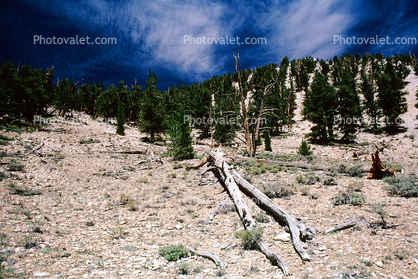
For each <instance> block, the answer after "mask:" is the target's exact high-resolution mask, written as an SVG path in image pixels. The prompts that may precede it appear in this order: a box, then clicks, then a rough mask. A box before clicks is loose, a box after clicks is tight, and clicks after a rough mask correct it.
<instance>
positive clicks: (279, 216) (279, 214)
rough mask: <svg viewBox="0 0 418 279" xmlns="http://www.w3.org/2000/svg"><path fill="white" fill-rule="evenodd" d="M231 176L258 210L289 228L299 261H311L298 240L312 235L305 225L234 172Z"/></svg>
mask: <svg viewBox="0 0 418 279" xmlns="http://www.w3.org/2000/svg"><path fill="white" fill-rule="evenodd" d="M232 176H233V178H234V179H235V181H236V182H237V184H238V186H239V188H240V190H241V191H242V192H243V193H244V194H245V195H246V196H248V197H249V198H250V199H252V200H253V201H254V202H255V204H256V205H257V206H258V207H259V208H260V209H262V210H264V211H265V212H267V213H268V214H270V215H271V216H272V217H273V218H274V219H275V220H276V221H277V222H278V223H279V224H281V225H283V226H287V227H288V228H289V230H290V234H291V235H292V241H293V247H294V248H295V250H296V252H297V253H298V254H299V256H300V257H301V259H302V260H303V261H309V260H311V257H310V256H309V255H308V253H307V252H306V251H305V250H304V249H303V247H302V245H301V243H300V240H303V241H305V240H306V239H307V238H312V234H310V233H309V232H308V230H307V229H306V227H305V225H304V224H303V223H301V222H299V221H297V220H296V219H295V218H294V217H292V216H290V215H289V214H288V213H287V212H286V211H284V210H283V209H282V208H281V207H280V206H279V205H277V204H276V203H274V202H273V201H272V200H271V199H270V198H269V197H267V196H266V195H265V194H263V193H262V192H261V191H260V190H258V189H257V188H256V187H254V186H253V185H251V184H250V183H249V182H248V181H246V180H245V179H243V178H242V177H241V176H240V175H239V174H238V173H237V172H236V171H234V170H233V171H232Z"/></svg>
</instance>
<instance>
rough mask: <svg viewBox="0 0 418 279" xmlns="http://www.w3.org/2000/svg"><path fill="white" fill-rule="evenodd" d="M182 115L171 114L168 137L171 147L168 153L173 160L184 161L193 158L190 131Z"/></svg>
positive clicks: (179, 113)
mask: <svg viewBox="0 0 418 279" xmlns="http://www.w3.org/2000/svg"><path fill="white" fill-rule="evenodd" d="M184 115H185V114H184V113H181V112H178V113H176V114H172V115H171V117H170V123H169V136H170V140H171V146H170V148H169V152H170V153H171V154H172V156H173V159H174V160H186V159H192V158H194V155H195V154H194V151H193V146H192V143H193V141H192V137H191V129H190V127H189V122H188V121H185V120H184V119H185V118H184Z"/></svg>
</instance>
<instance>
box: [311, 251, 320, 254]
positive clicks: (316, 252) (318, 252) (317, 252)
mask: <svg viewBox="0 0 418 279" xmlns="http://www.w3.org/2000/svg"><path fill="white" fill-rule="evenodd" d="M312 253H314V254H315V255H318V254H321V251H319V250H312Z"/></svg>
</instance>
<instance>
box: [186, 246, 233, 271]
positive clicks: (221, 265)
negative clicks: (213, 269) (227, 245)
mask: <svg viewBox="0 0 418 279" xmlns="http://www.w3.org/2000/svg"><path fill="white" fill-rule="evenodd" d="M188 249H189V250H190V252H191V253H192V255H196V256H199V257H203V258H206V259H209V260H211V261H212V262H214V264H215V265H216V266H217V267H219V268H220V269H222V270H224V269H225V267H226V264H225V263H224V262H223V261H222V260H221V259H220V258H219V257H218V256H217V255H215V254H212V253H209V252H206V251H195V250H193V249H192V248H188Z"/></svg>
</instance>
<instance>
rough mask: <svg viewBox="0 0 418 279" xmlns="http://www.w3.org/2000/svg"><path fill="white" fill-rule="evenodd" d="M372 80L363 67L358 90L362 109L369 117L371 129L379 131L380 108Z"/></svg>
mask: <svg viewBox="0 0 418 279" xmlns="http://www.w3.org/2000/svg"><path fill="white" fill-rule="evenodd" d="M372 82H373V81H372V80H371V77H370V75H369V74H367V73H366V71H365V70H364V69H362V70H361V85H360V90H361V92H362V94H363V97H364V99H363V110H364V111H365V112H366V114H367V116H368V117H369V121H368V123H369V122H370V124H371V125H370V126H371V127H370V128H371V130H372V131H374V132H377V131H379V118H380V116H381V110H380V107H379V105H378V103H377V98H376V90H375V88H374V86H373V83H372Z"/></svg>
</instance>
